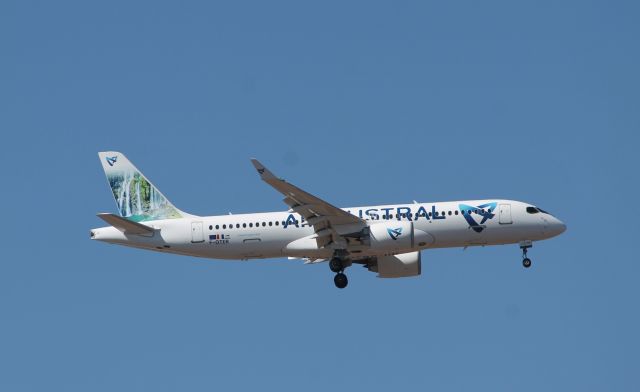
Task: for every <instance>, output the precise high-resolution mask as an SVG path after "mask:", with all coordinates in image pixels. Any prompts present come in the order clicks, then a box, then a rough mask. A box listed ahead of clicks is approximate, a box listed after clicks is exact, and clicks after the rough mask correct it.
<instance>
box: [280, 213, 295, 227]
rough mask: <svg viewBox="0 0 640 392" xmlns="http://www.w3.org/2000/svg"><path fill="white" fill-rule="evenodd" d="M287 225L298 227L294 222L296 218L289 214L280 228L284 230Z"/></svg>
mask: <svg viewBox="0 0 640 392" xmlns="http://www.w3.org/2000/svg"><path fill="white" fill-rule="evenodd" d="M289 225H295V226H296V227H298V221H297V220H296V217H295V216H293V214H289V216H288V217H287V219H285V221H284V224H283V225H282V227H283V228H285V229H286V228H287V227H288V226H289Z"/></svg>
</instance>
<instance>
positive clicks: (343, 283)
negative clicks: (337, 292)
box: [333, 272, 349, 289]
mask: <svg viewBox="0 0 640 392" xmlns="http://www.w3.org/2000/svg"><path fill="white" fill-rule="evenodd" d="M333 283H335V284H336V287H337V288H339V289H344V288H345V287H347V284H349V279H347V275H345V274H343V273H342V272H339V273H337V274H336V276H335V277H334V278H333Z"/></svg>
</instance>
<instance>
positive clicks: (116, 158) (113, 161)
mask: <svg viewBox="0 0 640 392" xmlns="http://www.w3.org/2000/svg"><path fill="white" fill-rule="evenodd" d="M105 159H106V160H107V163H108V164H109V166H113V165H114V164H115V163H116V161H117V160H118V156H117V155H116V156H112V157H106V158H105Z"/></svg>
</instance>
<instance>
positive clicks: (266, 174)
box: [251, 158, 277, 181]
mask: <svg viewBox="0 0 640 392" xmlns="http://www.w3.org/2000/svg"><path fill="white" fill-rule="evenodd" d="M251 163H252V164H253V167H255V168H256V170H257V171H258V174H260V178H261V179H263V180H264V181H267V180H275V179H277V177H276V176H275V175H274V174H273V173H271V172H270V171H269V169H267V168H266V167H264V165H263V164H262V163H260V161H258V160H257V159H255V158H251Z"/></svg>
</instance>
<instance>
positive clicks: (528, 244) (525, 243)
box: [520, 241, 533, 268]
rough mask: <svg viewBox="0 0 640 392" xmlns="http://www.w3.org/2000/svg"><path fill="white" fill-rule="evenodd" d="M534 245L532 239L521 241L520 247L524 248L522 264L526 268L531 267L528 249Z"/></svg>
mask: <svg viewBox="0 0 640 392" xmlns="http://www.w3.org/2000/svg"><path fill="white" fill-rule="evenodd" d="M532 246H533V243H532V242H531V241H523V242H521V243H520V249H522V266H523V267H524V268H529V267H531V259H530V258H528V257H527V249H529V248H531V247H532Z"/></svg>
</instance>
